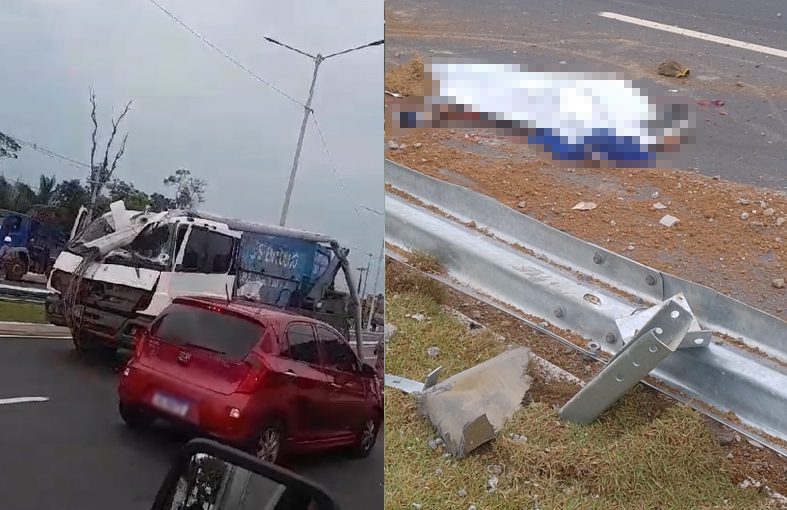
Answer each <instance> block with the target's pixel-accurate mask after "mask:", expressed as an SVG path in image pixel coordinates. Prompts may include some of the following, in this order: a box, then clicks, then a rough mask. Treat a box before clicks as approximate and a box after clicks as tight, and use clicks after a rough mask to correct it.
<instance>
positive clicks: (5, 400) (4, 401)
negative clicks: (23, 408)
mask: <svg viewBox="0 0 787 510" xmlns="http://www.w3.org/2000/svg"><path fill="white" fill-rule="evenodd" d="M47 400H49V397H14V398H0V405H4V404H24V403H27V402H46V401H47Z"/></svg>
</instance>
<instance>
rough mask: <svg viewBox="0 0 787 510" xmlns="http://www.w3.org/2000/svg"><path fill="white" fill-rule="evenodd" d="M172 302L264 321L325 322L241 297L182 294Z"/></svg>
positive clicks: (322, 323)
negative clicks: (224, 311) (211, 307)
mask: <svg viewBox="0 0 787 510" xmlns="http://www.w3.org/2000/svg"><path fill="white" fill-rule="evenodd" d="M172 302H173V303H182V304H193V305H197V306H204V305H210V306H213V307H217V308H220V309H222V310H227V311H230V312H234V313H236V314H239V315H243V316H245V317H249V318H253V319H255V320H257V321H259V322H262V323H269V322H292V321H294V320H298V321H305V322H312V323H315V324H321V325H324V324H325V323H324V322H323V321H320V320H317V319H313V318H311V317H307V316H305V315H299V314H297V313H293V312H290V311H288V310H282V309H281V308H276V307H273V306H270V305H266V304H263V303H257V302H254V301H245V300H240V299H231V300H230V301H227V300H226V299H220V298H211V297H206V296H180V297H177V298H175V299H174V300H173V301H172Z"/></svg>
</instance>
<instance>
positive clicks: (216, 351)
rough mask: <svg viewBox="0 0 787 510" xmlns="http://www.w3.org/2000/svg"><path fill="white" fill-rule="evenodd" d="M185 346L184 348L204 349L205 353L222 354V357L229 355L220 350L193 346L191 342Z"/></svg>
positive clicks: (197, 345)
mask: <svg viewBox="0 0 787 510" xmlns="http://www.w3.org/2000/svg"><path fill="white" fill-rule="evenodd" d="M183 346H184V347H196V348H197V349H202V350H203V351H210V352H213V353H215V354H222V355H223V354H227V353H226V352H224V351H220V350H218V349H213V348H211V347H206V346H204V345H199V344H193V343H191V342H186V343H185V344H183Z"/></svg>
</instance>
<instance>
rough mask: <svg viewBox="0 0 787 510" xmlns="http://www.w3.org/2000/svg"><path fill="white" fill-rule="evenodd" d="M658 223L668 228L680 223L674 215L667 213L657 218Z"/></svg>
mask: <svg viewBox="0 0 787 510" xmlns="http://www.w3.org/2000/svg"><path fill="white" fill-rule="evenodd" d="M659 223H660V224H661V225H664V226H665V227H667V228H669V227H674V226H675V225H677V224H678V223H680V220H679V219H678V218H676V217H675V216H672V215H670V214H667V215H665V216H664V217H663V218H661V219H660V220H659Z"/></svg>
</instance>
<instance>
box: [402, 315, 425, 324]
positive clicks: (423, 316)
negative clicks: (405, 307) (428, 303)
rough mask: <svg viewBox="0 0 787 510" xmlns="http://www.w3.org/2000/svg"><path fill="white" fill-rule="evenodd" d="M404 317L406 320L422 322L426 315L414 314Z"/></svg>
mask: <svg viewBox="0 0 787 510" xmlns="http://www.w3.org/2000/svg"><path fill="white" fill-rule="evenodd" d="M405 317H407V318H408V319H413V320H414V321H416V322H423V321H425V320H426V315H424V314H422V313H414V314H409V313H408V314H407V315H406V316H405Z"/></svg>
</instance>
